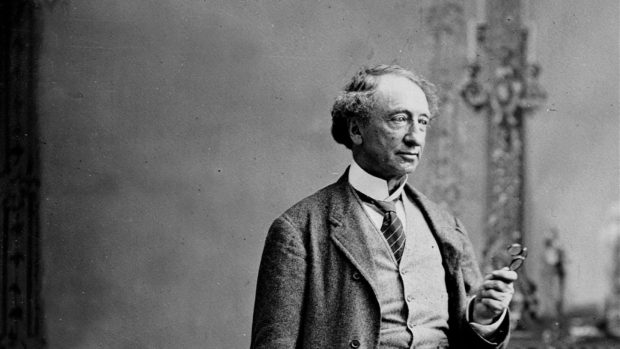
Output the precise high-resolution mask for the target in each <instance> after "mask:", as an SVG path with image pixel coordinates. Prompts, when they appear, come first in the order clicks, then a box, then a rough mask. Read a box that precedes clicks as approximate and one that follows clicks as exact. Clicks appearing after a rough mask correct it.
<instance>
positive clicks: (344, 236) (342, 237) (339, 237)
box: [329, 170, 377, 296]
mask: <svg viewBox="0 0 620 349" xmlns="http://www.w3.org/2000/svg"><path fill="white" fill-rule="evenodd" d="M348 173H349V171H348V170H347V171H346V172H345V173H344V175H343V176H342V177H341V178H340V179H339V180H338V182H337V183H336V195H334V196H333V197H332V204H331V207H330V215H329V222H330V228H331V231H330V237H331V239H332V241H333V242H334V244H335V245H336V246H337V247H338V248H339V249H340V250H341V251H342V252H343V253H344V255H345V256H346V257H347V258H348V259H349V260H350V262H351V263H352V264H353V265H354V266H355V267H356V268H357V269H358V271H359V272H360V273H361V274H362V276H363V277H364V278H365V279H366V281H368V283H369V284H370V287H371V288H372V290H373V292H374V293H375V296H376V295H377V285H376V282H375V280H376V275H375V274H376V269H375V262H374V258H373V256H372V254H371V252H370V248H369V246H370V242H369V241H368V236H372V235H371V234H367V232H366V231H365V230H366V229H368V228H369V227H368V224H364V219H366V220H367V219H368V217H366V216H365V213H364V211H363V207H362V205H361V202H360V201H359V198H358V197H357V196H356V195H355V192H354V191H353V188H352V187H351V186H350V185H349V182H348Z"/></svg>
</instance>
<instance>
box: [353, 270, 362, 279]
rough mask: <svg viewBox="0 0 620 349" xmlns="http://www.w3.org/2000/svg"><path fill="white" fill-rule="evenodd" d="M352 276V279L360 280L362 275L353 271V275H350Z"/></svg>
mask: <svg viewBox="0 0 620 349" xmlns="http://www.w3.org/2000/svg"><path fill="white" fill-rule="evenodd" d="M351 277H352V278H353V280H356V281H357V280H360V279H361V278H362V275H361V274H360V273H358V272H355V273H353V275H352V276H351Z"/></svg>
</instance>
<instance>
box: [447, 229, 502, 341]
mask: <svg viewBox="0 0 620 349" xmlns="http://www.w3.org/2000/svg"><path fill="white" fill-rule="evenodd" d="M456 229H457V230H458V231H460V232H461V233H462V234H463V254H462V256H461V270H462V272H463V281H464V283H465V291H466V292H467V299H471V297H473V295H474V293H475V292H476V291H477V289H478V287H480V285H481V284H482V274H481V273H480V266H479V264H478V261H477V260H476V253H475V252H474V248H473V246H472V244H471V241H470V240H469V236H468V235H467V231H466V230H465V228H464V227H463V224H462V223H461V222H460V221H459V220H458V219H456ZM469 303H470V302H466V304H469ZM469 311H470V309H465V310H464V311H463V312H462V314H463V318H462V319H461V320H460V321H461V328H462V329H463V331H464V336H465V337H466V341H465V342H466V343H469V344H468V346H467V348H470V347H471V348H481V349H486V348H488V349H495V348H497V349H502V348H506V345H507V344H508V339H509V337H510V331H509V327H510V320H509V318H510V316H509V315H510V314H509V312H506V316H504V319H503V321H502V323H501V324H500V325H499V327H498V329H497V330H496V331H495V333H493V334H492V335H491V336H488V337H487V336H485V337H482V336H481V335H480V334H479V333H478V332H476V330H474V328H473V327H472V326H471V324H470V323H469V322H468V320H467V318H468V316H467V315H466V314H467V313H468V312H469Z"/></svg>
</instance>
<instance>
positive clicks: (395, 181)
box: [387, 176, 405, 195]
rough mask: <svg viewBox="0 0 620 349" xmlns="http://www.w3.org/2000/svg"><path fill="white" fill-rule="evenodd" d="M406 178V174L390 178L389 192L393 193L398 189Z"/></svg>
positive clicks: (388, 181) (388, 182) (388, 183)
mask: <svg viewBox="0 0 620 349" xmlns="http://www.w3.org/2000/svg"><path fill="white" fill-rule="evenodd" d="M404 180H405V176H402V177H400V178H395V179H394V178H393V179H388V180H387V185H388V193H390V195H392V194H393V193H394V192H395V191H396V189H398V187H400V185H401V184H403V181H404Z"/></svg>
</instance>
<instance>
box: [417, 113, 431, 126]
mask: <svg viewBox="0 0 620 349" xmlns="http://www.w3.org/2000/svg"><path fill="white" fill-rule="evenodd" d="M418 123H419V124H420V125H422V126H428V124H429V123H430V119H429V117H428V116H426V115H420V116H419V117H418Z"/></svg>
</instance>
